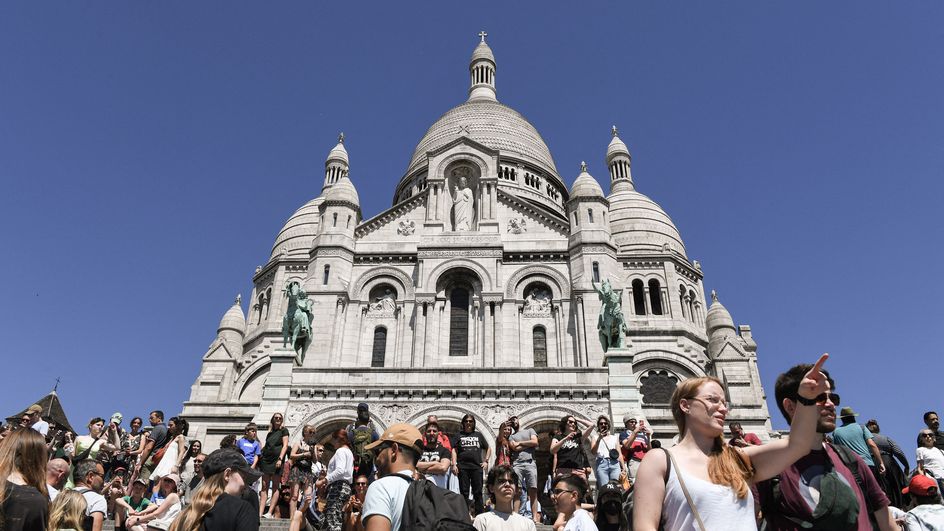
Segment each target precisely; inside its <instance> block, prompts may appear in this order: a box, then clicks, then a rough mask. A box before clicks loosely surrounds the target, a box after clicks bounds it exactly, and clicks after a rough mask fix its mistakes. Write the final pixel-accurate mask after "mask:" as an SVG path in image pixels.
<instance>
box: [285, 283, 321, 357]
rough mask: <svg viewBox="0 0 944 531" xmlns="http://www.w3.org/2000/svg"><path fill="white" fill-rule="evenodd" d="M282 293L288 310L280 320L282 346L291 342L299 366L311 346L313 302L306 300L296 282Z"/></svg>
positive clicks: (287, 286)
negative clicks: (286, 299)
mask: <svg viewBox="0 0 944 531" xmlns="http://www.w3.org/2000/svg"><path fill="white" fill-rule="evenodd" d="M283 291H284V292H285V294H286V296H287V297H288V310H287V311H286V312H285V317H283V318H282V346H283V347H285V346H287V345H288V343H289V340H291V342H292V350H294V351H295V356H296V359H297V360H298V364H299V365H301V364H303V363H304V362H305V353H306V352H307V351H308V346H309V345H311V320H312V317H313V315H312V312H311V308H312V305H313V301H312V300H311V299H309V298H308V294H307V293H305V290H304V289H302V286H301V284H299V283H298V281H297V280H292V281H290V282H289V283H288V284H286V285H285V289H284V290H283Z"/></svg>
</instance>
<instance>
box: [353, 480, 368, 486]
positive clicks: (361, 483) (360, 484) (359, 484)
mask: <svg viewBox="0 0 944 531" xmlns="http://www.w3.org/2000/svg"><path fill="white" fill-rule="evenodd" d="M354 486H356V487H366V486H367V482H361V481H358V482H357V483H355V484H354Z"/></svg>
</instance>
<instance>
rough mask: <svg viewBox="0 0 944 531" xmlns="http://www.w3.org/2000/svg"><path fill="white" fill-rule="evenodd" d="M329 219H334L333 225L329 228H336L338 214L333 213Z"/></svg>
mask: <svg viewBox="0 0 944 531" xmlns="http://www.w3.org/2000/svg"><path fill="white" fill-rule="evenodd" d="M331 217H332V218H333V219H334V221H333V223H334V224H333V225H331V226H332V227H337V226H338V213H337V212H335V213H334V214H332V215H331Z"/></svg>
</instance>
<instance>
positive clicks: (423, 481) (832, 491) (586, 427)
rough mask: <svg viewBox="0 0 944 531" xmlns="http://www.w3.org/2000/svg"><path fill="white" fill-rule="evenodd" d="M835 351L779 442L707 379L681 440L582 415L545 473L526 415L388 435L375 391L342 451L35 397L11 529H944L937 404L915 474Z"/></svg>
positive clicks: (806, 387)
mask: <svg viewBox="0 0 944 531" xmlns="http://www.w3.org/2000/svg"><path fill="white" fill-rule="evenodd" d="M826 359H827V356H826V355H824V356H822V357H821V358H820V359H819V361H817V363H816V364H813V365H797V366H795V367H793V368H792V369H790V370H789V371H787V372H786V373H784V374H781V375H780V376H779V377H778V379H777V382H776V386H775V395H776V401H777V405H778V408H779V410H780V413H781V414H782V415H783V417H784V418H785V419H786V420H787V421H788V422H789V423H790V433H789V437H785V438H781V439H775V440H772V441H768V442H763V441H761V439H760V438H759V437H757V436H756V435H755V434H752V433H746V432H745V431H744V429H743V428H742V427H741V425H740V424H738V423H737V422H732V423H730V424H728V425H727V426H726V418H727V415H728V413H729V410H728V403H727V400H726V398H725V397H726V396H727V394H726V390H725V388H724V385H723V383H722V382H721V381H719V380H718V379H716V378H713V377H703V378H692V379H689V380H685V381H682V382H680V383H679V384H678V386H677V388H676V389H675V392H674V394H673V396H672V399H671V404H670V406H671V411H672V414H673V417H674V419H675V422H676V425H677V428H678V436H677V437H676V438H675V439H674V440H673V441H672V444H668V443H667V444H666V445H665V446H662V445H661V444H660V441H659V440H657V439H654V438H653V432H652V429H651V428H650V427H649V426H647V425H646V422H645V419H643V418H640V417H639V416H637V415H626V416H624V417H623V418H622V422H623V426H622V429H614V427H613V426H612V424H611V422H610V419H609V418H608V417H606V416H600V417H599V418H597V419H582V418H579V417H576V416H572V415H568V416H565V417H564V418H562V419H561V421H560V424H559V426H558V427H557V429H556V430H555V431H554V432H553V433H551V434H550V436H549V448H548V449H549V454H550V457H549V459H550V462H549V463H548V464H549V468H550V474H549V475H547V477H546V480H545V478H543V477H541V476H540V475H539V473H538V468H539V467H538V464H539V463H538V459H539V458H540V457H539V455H538V454H539V451H538V450H539V447H541V443H540V442H539V434H538V433H537V431H535V429H534V428H532V427H527V426H522V425H521V424H520V422H519V419H518V418H517V417H511V418H509V419H507V420H506V421H504V422H502V423H501V425H499V426H497V427H496V430H495V432H496V433H497V434H498V436H497V438H496V440H495V442H494V444H492V445H490V444H489V441H488V439H487V438H486V437H485V436H484V435H483V434H482V432H481V431H479V430H478V429H477V426H476V418H475V417H474V416H472V415H466V416H464V417H463V418H462V420H461V424H460V427H459V429H458V431H456V432H455V433H451V434H447V433H446V431H447V430H446V429H445V426H444V425H442V424H441V423H440V422H439V419H438V418H437V417H436V416H435V415H431V416H429V417H428V418H427V419H426V421H425V424H424V425H423V426H421V427H417V426H414V425H411V424H404V423H400V424H393V425H391V426H389V427H388V428H387V429H386V430H384V431H383V433H378V430H377V429H376V428H375V427H374V425H373V423H372V421H371V416H370V411H369V406H368V404H366V403H363V404H360V405H359V406H358V407H357V412H356V416H355V417H354V419H353V420H352V422H351V423H350V424H349V425H348V426H346V427H344V428H339V429H336V430H334V431H333V432H331V433H330V438H329V439H330V440H328V441H324V444H321V443H319V441H318V440H316V433H318V431H319V430H318V429H317V427H316V426H311V425H306V426H304V427H302V430H301V438H300V440H298V441H297V442H296V443H294V444H291V443H290V434H289V431H288V430H287V429H286V428H285V426H284V417H283V415H282V414H280V413H276V414H274V415H272V417H271V419H270V421H269V424H268V426H267V427H266V428H267V431H266V432H265V436H264V437H260V436H259V426H257V425H256V424H253V423H250V424H248V425H247V426H245V429H244V431H243V433H242V434H238V435H237V434H232V435H228V436H226V437H224V438H223V440H222V441H221V443H220V447H219V448H218V449H214V450H213V451H209V450H210V449H207V448H204V447H203V445H202V444H201V442H200V441H198V440H191V439H189V438H188V432H189V423H188V422H187V420H186V419H184V418H182V417H179V416H177V417H171V418H170V419H168V420H167V421H166V422H165V420H164V413H163V412H161V411H152V412H151V414H150V415H149V416H148V424H149V426H147V427H145V426H144V420H143V419H142V418H140V417H134V418H132V419H131V421H130V423H129V429H127V430H126V429H124V428H123V427H122V423H123V420H124V418H123V416H122V415H121V414H120V413H115V414H114V415H112V416H111V417H110V419H109V420H108V421H107V423H106V421H105V419H103V418H99V417H96V418H93V419H91V420H90V421H89V423H88V425H87V428H88V433H87V434H84V435H79V436H77V437H73V434H71V433H69V432H67V431H60V430H50V426H49V424H48V423H47V422H46V421H45V420H43V419H42V415H41V413H42V410H41V408H40V407H39V406H32V407H30V408H28V409H27V411H26V412H25V413H24V414H23V415H22V418H21V419H20V422H19V423H18V424H17V425H15V426H7V427H4V429H3V430H0V436H2V440H0V477H2V478H4V479H5V482H4V483H3V485H2V489H0V529H3V530H5V531H8V530H9V531H17V530H27V531H34V530H35V531H40V530H43V531H45V530H47V529H48V530H57V531H58V530H62V529H76V530H78V529H87V530H91V531H100V530H101V529H102V527H103V525H104V523H105V522H106V520H109V519H111V520H114V525H115V528H116V529H123V530H131V531H151V530H155V529H157V530H170V531H197V530H206V531H215V530H238V531H245V530H256V529H258V528H259V526H260V521H261V520H262V519H269V518H273V519H276V518H277V519H286V520H288V521H289V522H290V529H291V530H292V531H303V530H304V531H308V530H329V531H400V530H403V531H413V530H424V529H433V527H432V524H434V523H436V522H439V523H443V522H446V523H448V524H449V525H451V526H452V527H448V528H449V529H469V530H472V529H474V530H478V531H501V530H509V531H530V530H534V529H536V525H537V524H546V525H550V526H552V527H553V528H554V529H555V530H563V531H587V530H604V531H609V530H628V529H635V530H640V531H650V530H652V531H654V530H656V529H673V530H675V529H678V530H683V529H684V530H687V529H698V530H713V529H768V530H798V529H830V530H833V529H835V530H846V529H849V530H852V529H880V530H883V531H887V530H898V529H905V530H909V531H910V530H926V529H944V505H942V504H941V496H940V493H941V489H942V487H944V432H941V430H940V421H939V417H938V415H937V413H935V412H928V413H927V414H925V415H924V419H923V420H924V424H925V425H926V426H927V428H926V429H923V430H921V431H920V433H919V435H918V440H917V451H916V454H915V457H916V460H915V466H914V467H911V466H910V463H909V460H908V458H907V456H906V455H905V453H904V452H903V451H902V449H901V447H900V446H899V445H898V444H897V442H896V441H894V440H892V439H891V438H889V437H887V436H885V435H883V434H882V433H881V429H880V426H879V424H878V422H877V421H876V420H874V419H873V420H869V421H867V422H866V423H865V424H860V423H859V422H857V418H858V414H857V413H856V412H855V411H854V409H853V408H851V407H848V406H843V407H841V409H839V411H838V413H837V407H839V406H840V397H839V394H838V393H837V388H836V380H835V379H834V378H833V377H832V376H831V375H830V374H829V372H828V371H826V370H825V369H823V364H824V363H825V361H826ZM352 413H353V412H352ZM837 420H838V422H837ZM726 427H727V431H728V435H727V436H726V434H725V431H726V430H725V428H726ZM493 446H494V447H493ZM540 453H541V454H542V455H543V452H540ZM543 468H544V467H543V466H542V469H543ZM542 494H546V495H548V496H549V500H550V504H549V505H548V506H547V507H544V506H542V503H541V500H542V499H544V500H545V501H547V500H548V497H543V496H542Z"/></svg>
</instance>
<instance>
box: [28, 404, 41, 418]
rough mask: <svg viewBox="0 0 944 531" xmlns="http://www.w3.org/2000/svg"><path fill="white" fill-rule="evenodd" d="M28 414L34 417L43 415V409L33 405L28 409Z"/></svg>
mask: <svg viewBox="0 0 944 531" xmlns="http://www.w3.org/2000/svg"><path fill="white" fill-rule="evenodd" d="M26 412H27V413H29V414H30V415H34V414H36V413H42V412H43V408H42V407H41V406H40V405H39V404H33V405H32V406H30V407H28V408H26Z"/></svg>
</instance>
